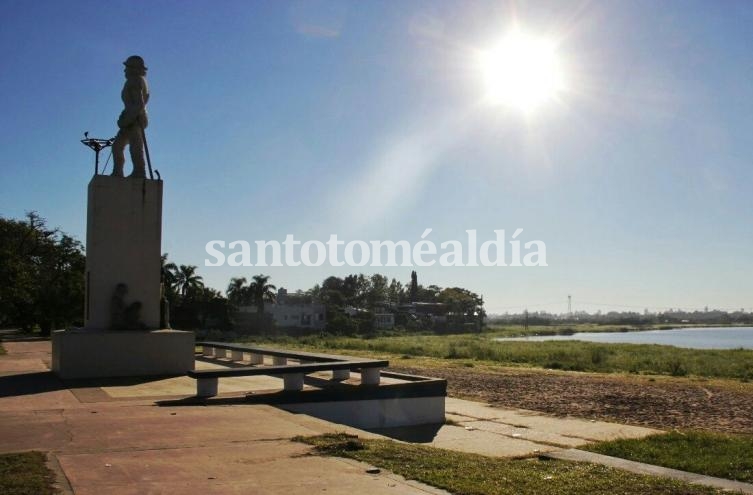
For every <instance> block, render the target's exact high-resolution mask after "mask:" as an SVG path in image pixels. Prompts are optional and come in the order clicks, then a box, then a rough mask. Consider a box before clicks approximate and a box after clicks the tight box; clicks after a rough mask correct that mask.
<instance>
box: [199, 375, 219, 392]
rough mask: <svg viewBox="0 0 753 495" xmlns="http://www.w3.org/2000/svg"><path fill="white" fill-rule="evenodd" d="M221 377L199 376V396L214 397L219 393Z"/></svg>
mask: <svg viewBox="0 0 753 495" xmlns="http://www.w3.org/2000/svg"><path fill="white" fill-rule="evenodd" d="M218 386H219V379H218V378H217V377H215V378H198V379H197V380H196V396H197V397H214V396H215V395H217V388H218Z"/></svg>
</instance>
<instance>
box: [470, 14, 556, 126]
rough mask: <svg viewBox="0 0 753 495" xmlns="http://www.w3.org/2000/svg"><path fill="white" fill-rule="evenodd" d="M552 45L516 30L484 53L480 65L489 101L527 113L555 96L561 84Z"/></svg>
mask: <svg viewBox="0 0 753 495" xmlns="http://www.w3.org/2000/svg"><path fill="white" fill-rule="evenodd" d="M555 48H556V47H555V45H554V43H551V42H549V41H547V40H545V39H538V38H535V37H532V36H530V35H528V34H526V33H523V32H521V31H520V30H519V29H515V30H513V31H511V32H510V33H509V34H508V35H507V36H506V37H505V38H503V39H502V40H501V41H500V42H499V43H498V44H497V45H496V46H494V47H492V48H491V49H490V50H488V51H486V52H483V53H482V55H481V57H480V65H481V70H482V72H483V76H484V82H485V83H486V91H487V94H486V97H487V99H488V101H489V102H491V103H493V104H505V105H508V106H511V107H515V108H517V109H519V110H521V111H523V112H524V113H529V112H532V111H533V110H535V109H536V108H538V107H539V106H541V105H542V104H543V103H545V102H546V101H548V100H550V99H552V98H553V97H555V96H556V95H557V94H558V93H559V92H560V91H561V90H562V89H563V86H564V81H563V74H562V68H561V64H560V60H559V59H558V56H557V53H556V50H555Z"/></svg>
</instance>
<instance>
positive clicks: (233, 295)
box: [225, 277, 249, 307]
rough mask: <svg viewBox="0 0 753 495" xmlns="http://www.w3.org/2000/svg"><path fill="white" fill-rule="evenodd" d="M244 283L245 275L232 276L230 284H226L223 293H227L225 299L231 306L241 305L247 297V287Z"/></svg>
mask: <svg viewBox="0 0 753 495" xmlns="http://www.w3.org/2000/svg"><path fill="white" fill-rule="evenodd" d="M245 285H246V277H233V278H231V279H230V284H228V286H227V290H226V291H225V294H227V300H228V301H229V302H230V304H232V305H233V306H236V307H238V306H241V305H242V304H244V303H245V302H246V300H247V299H248V296H249V294H248V287H246V286H245Z"/></svg>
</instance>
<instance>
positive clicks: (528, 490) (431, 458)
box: [297, 434, 720, 495]
mask: <svg viewBox="0 0 753 495" xmlns="http://www.w3.org/2000/svg"><path fill="white" fill-rule="evenodd" d="M297 440H299V441H302V442H304V443H307V444H310V445H314V446H315V452H316V453H318V454H319V455H329V456H337V457H345V458H350V459H356V460H358V461H363V462H366V463H369V464H372V465H374V466H378V467H380V468H384V469H388V470H390V471H392V472H394V473H397V474H399V475H401V476H403V477H405V478H408V479H413V480H417V481H420V482H423V483H426V484H428V485H432V486H435V487H438V488H442V489H445V490H448V491H450V492H452V493H456V494H459V495H503V494H515V495H525V494H532V495H533V494H535V495H545V494H550V495H557V494H573V493H577V494H580V495H592V494H609V495H613V494H614V493H618V492H619V493H620V494H621V495H633V494H635V495H652V494H662V495H672V494H677V495H680V494H683V495H694V494H710V493H720V492H717V491H715V490H713V489H709V488H704V487H699V486H694V485H688V484H685V483H680V482H676V481H673V480H669V479H665V478H656V477H650V476H642V475H637V474H632V473H628V472H625V471H620V470H617V469H612V468H608V467H604V466H597V465H595V464H588V463H572V462H565V461H554V460H540V459H518V460H512V459H500V458H492V457H485V456H481V455H476V454H466V453H461V452H453V451H449V450H443V449H437V448H432V447H426V446H420V445H413V444H402V443H397V442H393V441H389V440H360V439H358V438H357V437H353V436H348V435H344V434H339V435H323V436H317V437H306V438H298V439H297ZM616 489H618V491H615V490H616Z"/></svg>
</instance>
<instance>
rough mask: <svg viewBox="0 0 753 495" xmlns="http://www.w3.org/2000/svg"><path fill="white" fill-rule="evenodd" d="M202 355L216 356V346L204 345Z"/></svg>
mask: <svg viewBox="0 0 753 495" xmlns="http://www.w3.org/2000/svg"><path fill="white" fill-rule="evenodd" d="M201 355H202V356H207V357H211V356H214V348H213V347H209V346H207V345H205V346H202V348H201Z"/></svg>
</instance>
